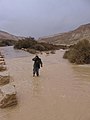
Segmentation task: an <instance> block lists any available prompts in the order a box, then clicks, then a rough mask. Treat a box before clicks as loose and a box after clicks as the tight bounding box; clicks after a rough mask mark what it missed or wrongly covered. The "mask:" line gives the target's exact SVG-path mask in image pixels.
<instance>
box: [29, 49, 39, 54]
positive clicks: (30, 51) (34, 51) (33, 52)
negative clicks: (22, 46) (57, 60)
mask: <svg viewBox="0 0 90 120" xmlns="http://www.w3.org/2000/svg"><path fill="white" fill-rule="evenodd" d="M27 52H29V53H31V54H36V53H37V51H36V50H35V49H30V48H28V49H27Z"/></svg>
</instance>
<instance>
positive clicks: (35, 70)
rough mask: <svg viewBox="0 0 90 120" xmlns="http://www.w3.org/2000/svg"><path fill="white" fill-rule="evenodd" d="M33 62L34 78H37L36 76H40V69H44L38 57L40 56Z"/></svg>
mask: <svg viewBox="0 0 90 120" xmlns="http://www.w3.org/2000/svg"><path fill="white" fill-rule="evenodd" d="M32 60H33V61H34V65H33V77H34V76H35V74H36V75H37V76H39V69H40V66H41V67H42V61H41V59H40V58H39V57H38V55H36V57H35V58H33V59H32Z"/></svg>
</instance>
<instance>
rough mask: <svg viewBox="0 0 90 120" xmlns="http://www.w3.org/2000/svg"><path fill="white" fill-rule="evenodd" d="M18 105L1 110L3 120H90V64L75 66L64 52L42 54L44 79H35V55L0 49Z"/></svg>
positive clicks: (0, 115)
mask: <svg viewBox="0 0 90 120" xmlns="http://www.w3.org/2000/svg"><path fill="white" fill-rule="evenodd" d="M0 50H1V51H2V53H3V54H4V55H5V60H6V63H7V67H8V71H9V73H10V75H11V77H12V80H11V82H12V83H13V84H15V86H16V90H17V98H18V105H17V106H13V107H9V108H6V109H0V120H90V65H72V64H70V63H69V62H68V61H67V60H65V59H63V58H62V56H63V54H64V51H63V50H59V51H57V52H56V54H54V55H52V54H50V55H45V54H43V55H40V57H41V58H42V60H43V63H44V64H43V68H41V70H40V77H32V65H33V62H32V58H33V57H34V55H31V54H29V53H26V52H23V51H19V50H14V49H13V48H12V47H4V48H0Z"/></svg>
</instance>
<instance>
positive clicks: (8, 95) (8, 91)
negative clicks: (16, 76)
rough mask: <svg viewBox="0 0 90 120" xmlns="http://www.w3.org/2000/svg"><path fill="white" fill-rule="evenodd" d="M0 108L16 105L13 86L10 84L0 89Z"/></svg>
mask: <svg viewBox="0 0 90 120" xmlns="http://www.w3.org/2000/svg"><path fill="white" fill-rule="evenodd" d="M0 93H1V97H0V98H1V99H0V108H6V107H10V106H13V105H16V104H17V97H16V94H17V93H16V90H15V86H14V85H11V84H7V85H4V86H2V87H0Z"/></svg>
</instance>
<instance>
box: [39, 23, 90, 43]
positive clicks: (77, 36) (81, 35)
mask: <svg viewBox="0 0 90 120" xmlns="http://www.w3.org/2000/svg"><path fill="white" fill-rule="evenodd" d="M83 39H87V40H89V41H90V23H89V24H85V25H81V26H80V27H78V28H77V29H75V30H73V31H70V32H66V33H60V34H57V35H53V36H49V37H43V38H39V40H40V41H41V42H47V43H52V44H74V43H77V42H78V41H79V40H83Z"/></svg>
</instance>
